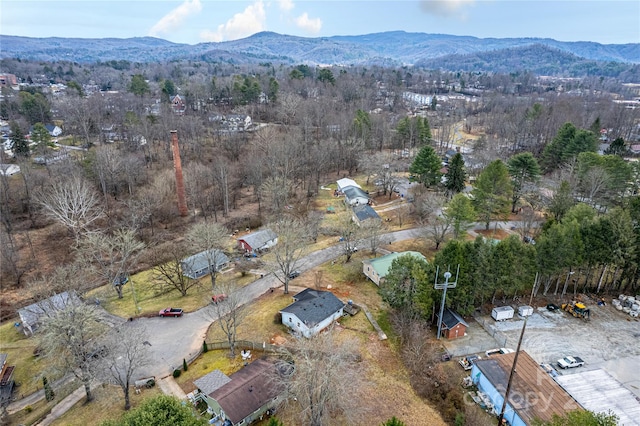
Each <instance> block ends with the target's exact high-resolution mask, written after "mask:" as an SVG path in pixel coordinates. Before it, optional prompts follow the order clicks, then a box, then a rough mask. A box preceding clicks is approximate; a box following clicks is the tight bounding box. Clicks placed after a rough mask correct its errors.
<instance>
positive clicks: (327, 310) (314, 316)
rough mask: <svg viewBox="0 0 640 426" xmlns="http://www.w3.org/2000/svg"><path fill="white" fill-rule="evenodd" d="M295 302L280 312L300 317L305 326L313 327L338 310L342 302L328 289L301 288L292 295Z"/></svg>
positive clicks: (342, 304)
mask: <svg viewBox="0 0 640 426" xmlns="http://www.w3.org/2000/svg"><path fill="white" fill-rule="evenodd" d="M293 298H294V300H295V302H294V303H292V304H291V305H289V306H287V307H286V308H284V309H283V310H281V311H280V312H287V313H290V314H293V315H295V316H296V317H298V318H300V321H302V322H304V323H305V324H306V325H307V327H313V326H314V325H315V324H318V323H320V322H322V320H324V319H326V318H328V317H329V316H331V315H332V314H334V313H336V312H338V311H339V310H340V309H341V308H342V307H343V306H344V303H342V301H341V300H340V299H338V298H337V297H336V296H335V295H334V294H333V293H331V292H330V291H320V290H313V289H310V288H307V289H304V290H302V291H301V292H300V293H298V294H296V295H295V296H293Z"/></svg>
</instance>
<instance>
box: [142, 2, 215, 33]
mask: <svg viewBox="0 0 640 426" xmlns="http://www.w3.org/2000/svg"><path fill="white" fill-rule="evenodd" d="M201 10H202V4H201V3H200V0H184V2H183V3H182V4H181V5H180V6H178V7H176V8H175V9H173V10H172V11H171V12H169V13H167V14H166V15H165V16H163V17H162V19H160V20H159V21H158V22H157V23H156V24H155V25H154V26H153V27H151V29H150V30H149V35H150V36H153V37H157V36H159V35H161V34H165V33H168V32H170V31H172V30H175V29H176V28H179V27H180V25H182V23H183V22H184V20H185V19H186V18H187V17H188V16H189V15H193V14H194V13H198V12H200V11H201Z"/></svg>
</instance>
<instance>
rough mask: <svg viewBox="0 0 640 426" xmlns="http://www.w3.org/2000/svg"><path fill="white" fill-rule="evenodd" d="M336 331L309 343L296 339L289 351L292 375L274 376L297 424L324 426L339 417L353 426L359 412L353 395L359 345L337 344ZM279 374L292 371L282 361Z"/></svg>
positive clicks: (357, 385) (358, 376) (357, 384)
mask: <svg viewBox="0 0 640 426" xmlns="http://www.w3.org/2000/svg"><path fill="white" fill-rule="evenodd" d="M334 334H335V331H332V330H329V331H327V332H324V333H321V334H319V335H317V336H315V337H314V338H312V339H298V340H297V341H296V343H295V346H294V347H293V348H291V354H290V359H291V360H293V366H294V367H295V368H294V370H293V372H292V374H284V375H275V376H274V379H273V380H274V381H276V383H278V384H280V385H282V386H284V387H285V388H286V389H287V393H288V396H289V397H288V398H287V399H286V400H285V401H284V404H285V405H289V406H292V408H293V409H294V410H295V411H296V412H297V413H298V419H297V423H298V424H305V425H311V426H323V425H326V424H329V420H330V419H336V418H338V417H342V418H344V419H345V424H354V423H355V422H354V421H355V419H356V418H357V416H358V413H359V412H360V409H361V408H360V407H358V399H357V398H345V395H350V394H353V392H354V389H358V387H359V383H361V374H360V371H361V366H360V364H359V354H357V353H355V352H354V351H353V349H354V348H357V347H358V344H356V343H355V342H352V341H348V340H344V341H341V342H338V341H337V340H336V338H335V337H336V336H334ZM278 367H279V368H278V370H279V371H287V370H290V369H291V365H290V364H288V363H287V362H285V361H281V362H280V365H279V366H278Z"/></svg>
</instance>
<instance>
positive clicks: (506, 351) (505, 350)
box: [484, 348, 515, 356]
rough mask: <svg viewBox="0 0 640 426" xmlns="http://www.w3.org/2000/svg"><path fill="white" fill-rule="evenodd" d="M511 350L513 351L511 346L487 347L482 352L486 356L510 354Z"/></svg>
mask: <svg viewBox="0 0 640 426" xmlns="http://www.w3.org/2000/svg"><path fill="white" fill-rule="evenodd" d="M513 352H515V351H514V350H513V349H511V348H495V349H489V350H488V351H486V352H485V353H484V354H485V355H486V356H491V355H500V354H510V353H513Z"/></svg>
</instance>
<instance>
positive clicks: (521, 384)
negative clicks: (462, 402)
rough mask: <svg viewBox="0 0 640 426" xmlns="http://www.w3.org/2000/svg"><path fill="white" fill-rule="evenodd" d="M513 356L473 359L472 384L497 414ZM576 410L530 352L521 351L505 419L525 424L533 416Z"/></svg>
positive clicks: (547, 417)
mask: <svg viewBox="0 0 640 426" xmlns="http://www.w3.org/2000/svg"><path fill="white" fill-rule="evenodd" d="M515 355H516V354H515V352H514V353H508V354H500V355H492V356H491V357H489V358H487V359H483V360H478V361H476V362H475V363H474V365H473V368H472V369H471V377H472V379H473V383H474V384H476V385H477V386H478V389H479V390H480V391H482V392H484V393H485V394H486V395H487V396H488V397H489V399H490V400H491V403H492V404H493V410H494V413H495V414H496V415H499V414H500V410H501V409H502V404H503V403H504V395H505V392H506V389H507V383H508V382H509V374H510V372H511V368H512V366H513V361H514V358H515ZM578 409H581V407H580V405H579V404H578V403H577V402H576V401H575V400H574V399H573V398H572V397H571V396H570V395H569V394H568V393H567V392H566V391H565V390H564V389H563V388H562V387H561V386H560V385H559V384H558V383H556V382H555V380H553V379H552V378H551V376H550V375H549V374H548V373H547V372H545V371H544V370H543V369H542V368H541V367H540V365H539V364H538V363H537V362H535V361H534V359H533V358H531V356H529V354H527V353H526V352H525V351H520V354H519V356H518V364H517V366H516V371H515V373H514V377H513V380H512V383H511V390H510V392H509V400H508V403H507V406H506V408H505V412H504V413H505V414H504V419H505V420H507V422H508V423H509V424H510V425H512V426H528V425H531V424H532V422H533V420H534V419H538V420H542V421H549V420H551V419H552V418H553V415H554V414H557V415H559V416H562V415H564V414H565V413H567V412H569V411H573V410H578Z"/></svg>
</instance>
